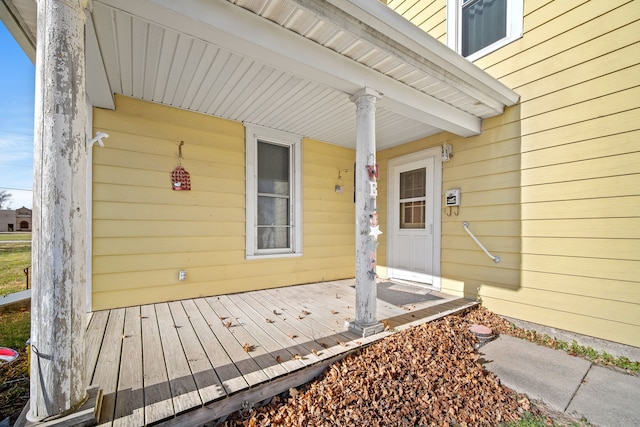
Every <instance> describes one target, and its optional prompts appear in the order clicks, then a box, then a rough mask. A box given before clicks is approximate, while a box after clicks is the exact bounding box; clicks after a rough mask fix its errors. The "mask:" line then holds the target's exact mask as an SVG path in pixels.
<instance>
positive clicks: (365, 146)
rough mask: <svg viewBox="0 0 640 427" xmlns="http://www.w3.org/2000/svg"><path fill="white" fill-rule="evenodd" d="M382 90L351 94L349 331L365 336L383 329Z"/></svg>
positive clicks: (365, 90)
mask: <svg viewBox="0 0 640 427" xmlns="http://www.w3.org/2000/svg"><path fill="white" fill-rule="evenodd" d="M380 96H381V95H380V93H378V92H376V91H374V90H371V89H369V88H364V89H362V90H360V91H358V92H357V93H356V94H354V95H353V96H352V97H351V100H352V101H353V102H355V103H356V120H357V126H356V170H355V172H354V173H355V181H356V189H355V191H356V318H355V320H354V321H353V322H350V323H349V330H351V331H353V332H355V333H357V334H358V335H362V336H363V337H366V336H369V335H373V334H376V333H378V332H382V331H383V330H384V326H383V325H382V323H380V322H378V320H377V319H376V308H377V287H376V286H377V285H376V259H377V247H378V235H379V234H381V233H380V227H379V225H378V213H377V206H376V197H377V195H378V182H377V175H378V171H377V165H376V115H375V112H376V100H377V99H379V98H380Z"/></svg>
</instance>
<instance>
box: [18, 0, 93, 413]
mask: <svg viewBox="0 0 640 427" xmlns="http://www.w3.org/2000/svg"><path fill="white" fill-rule="evenodd" d="M88 3H89V1H88V0H75V1H73V0H38V34H37V54H36V102H35V119H34V121H35V129H34V185H33V198H34V200H33V252H32V264H33V270H32V271H33V273H32V274H33V276H32V277H33V290H32V292H33V294H32V301H31V307H32V311H31V351H32V354H31V400H30V410H29V414H28V416H27V417H28V419H29V420H31V421H41V420H45V419H48V418H54V417H58V416H61V415H65V414H67V413H70V412H73V411H74V410H75V409H77V408H78V407H79V406H80V405H81V404H82V403H83V402H84V401H85V400H86V397H87V393H86V385H85V384H84V378H83V375H84V330H85V317H86V314H85V309H84V304H85V292H86V290H85V286H86V277H85V268H86V267H85V256H86V255H85V254H86V241H85V235H86V233H85V228H86V220H85V212H86V148H85V147H86V123H87V103H86V92H85V53H84V40H85V38H84V28H85V27H84V24H85V13H84V9H85V8H87V7H88Z"/></svg>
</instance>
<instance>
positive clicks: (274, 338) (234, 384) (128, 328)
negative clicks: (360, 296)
mask: <svg viewBox="0 0 640 427" xmlns="http://www.w3.org/2000/svg"><path fill="white" fill-rule="evenodd" d="M352 285H353V280H341V281H333V282H326V283H317V284H311V285H301V286H291V287H284V288H275V289H265V290H260V291H252V292H244V293H239V294H232V295H221V296H217V297H204V298H197V299H189V300H183V301H175V302H169V303H158V304H150V305H144V306H138V307H129V308H126V309H113V310H104V311H99V312H95V313H93V314H92V316H91V317H90V319H89V322H88V325H87V334H86V335H87V336H86V341H85V345H86V348H85V358H86V361H87V366H86V369H85V372H86V373H87V378H89V379H91V382H90V384H95V385H99V386H100V387H101V388H102V391H103V394H104V398H103V404H102V411H101V418H100V425H102V426H112V425H113V426H116V427H120V426H137V425H150V424H157V425H159V426H165V425H166V426H193V427H195V426H199V425H202V424H205V423H206V422H208V421H213V420H214V419H215V418H218V417H221V416H225V415H228V414H229V413H231V412H232V411H236V410H239V409H241V408H242V407H243V405H245V404H246V402H249V403H250V404H253V403H257V402H260V401H262V400H264V399H266V398H269V397H271V396H273V395H274V394H277V393H281V392H283V391H286V390H288V389H289V388H290V387H298V386H299V385H300V384H303V383H304V382H307V381H310V380H311V379H313V378H314V377H315V376H316V375H319V374H320V373H321V372H322V371H323V370H324V369H325V368H326V367H327V366H328V365H329V363H333V362H334V361H337V360H339V359H340V358H342V357H345V356H346V355H347V354H349V352H351V351H353V350H355V349H357V348H359V347H361V346H363V345H367V344H368V343H371V342H374V341H377V340H380V339H382V338H384V337H386V336H388V335H390V334H391V333H393V331H394V330H401V329H405V328H408V327H411V326H414V325H419V324H421V323H425V322H427V321H430V320H432V319H436V318H439V317H442V316H444V315H446V314H449V313H452V312H456V311H459V310H461V309H464V308H466V307H469V306H472V305H474V304H476V303H474V302H471V301H469V300H465V299H462V298H455V297H452V296H449V295H444V294H439V293H437V292H433V291H429V290H425V289H418V291H416V292H415V293H416V295H418V294H420V295H422V297H420V295H418V296H417V297H416V298H417V299H416V300H415V303H412V302H411V298H412V297H411V296H409V299H408V300H407V294H411V292H410V291H408V292H405V294H402V289H400V288H401V287H402V286H404V285H398V289H399V292H401V297H402V298H400V299H397V298H394V297H389V296H388V295H387V297H388V299H387V300H385V301H383V300H380V299H379V300H378V301H377V315H378V319H380V320H384V322H385V324H386V325H388V328H389V329H390V330H388V331H385V332H382V333H380V334H376V335H372V336H369V337H366V338H362V337H361V336H359V335H357V334H354V333H353V332H350V331H348V330H347V326H348V324H347V323H348V321H350V320H352V319H353V317H354V315H355V289H354V288H353V287H352ZM385 285H386V286H387V287H386V288H384V289H387V290H388V289H389V286H392V285H393V284H385ZM393 286H396V285H393ZM432 292H433V295H431V293H432ZM427 294H429V295H428V296H425V295H427ZM394 295H396V294H394ZM396 296H397V295H396ZM403 298H404V299H403ZM389 301H396V302H397V301H409V302H408V303H404V302H403V303H394V302H389ZM266 319H270V321H269V322H267V320H266ZM226 322H231V326H229V325H226V326H225V323H226ZM244 343H247V344H249V345H251V346H253V347H252V349H251V351H249V352H247V351H245V349H243V344H244ZM298 356H299V357H298Z"/></svg>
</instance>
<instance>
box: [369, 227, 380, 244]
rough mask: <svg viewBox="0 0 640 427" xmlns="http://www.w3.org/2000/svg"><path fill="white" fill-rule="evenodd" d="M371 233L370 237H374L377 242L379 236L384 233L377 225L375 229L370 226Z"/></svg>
mask: <svg viewBox="0 0 640 427" xmlns="http://www.w3.org/2000/svg"><path fill="white" fill-rule="evenodd" d="M370 228H371V231H370V232H369V236H373V238H374V239H375V240H376V241H377V240H378V236H379V235H381V234H382V231H380V226H379V225H376V226H375V227H373V226H370Z"/></svg>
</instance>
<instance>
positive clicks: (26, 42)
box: [0, 0, 36, 63]
mask: <svg viewBox="0 0 640 427" xmlns="http://www.w3.org/2000/svg"><path fill="white" fill-rule="evenodd" d="M0 20H1V21H2V22H3V23H4V25H5V27H7V30H9V32H10V33H11V35H12V36H13V38H14V39H15V40H16V42H17V43H18V44H19V45H20V47H21V48H22V50H23V51H24V53H25V54H26V55H27V56H28V57H29V59H30V60H31V62H33V63H35V61H36V41H35V38H34V37H33V36H32V35H31V34H30V33H29V31H26V30H25V28H27V24H25V22H24V20H23V19H22V17H21V16H20V14H19V13H18V11H17V10H16V8H15V6H14V5H13V3H12V2H11V1H9V0H0Z"/></svg>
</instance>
